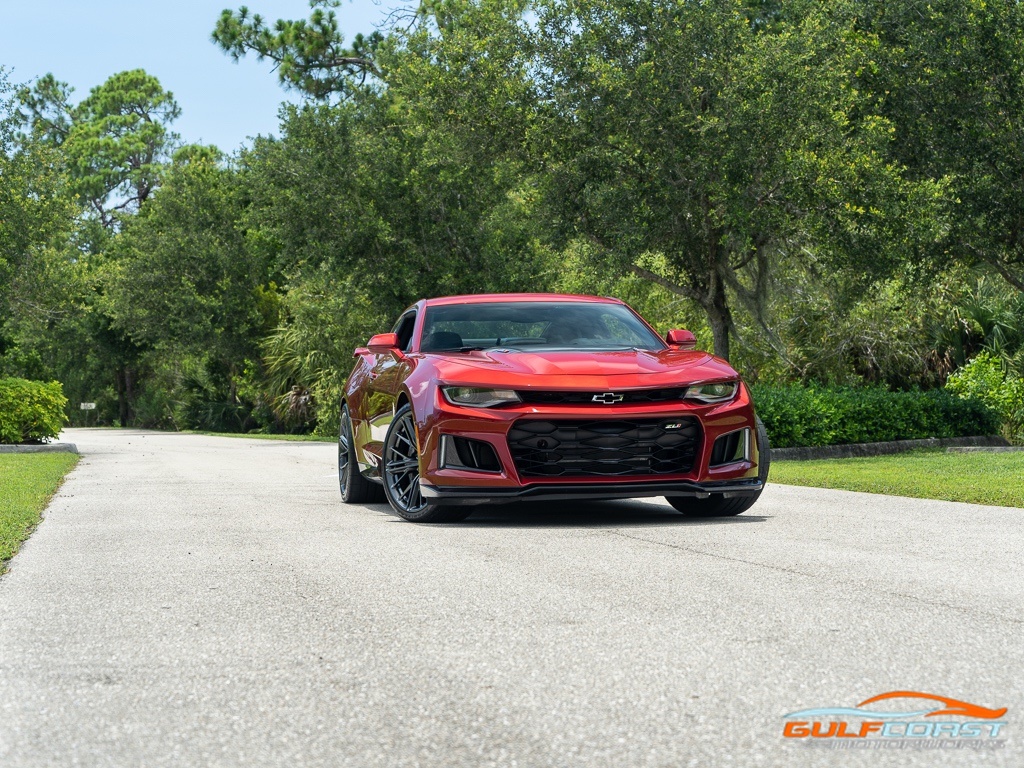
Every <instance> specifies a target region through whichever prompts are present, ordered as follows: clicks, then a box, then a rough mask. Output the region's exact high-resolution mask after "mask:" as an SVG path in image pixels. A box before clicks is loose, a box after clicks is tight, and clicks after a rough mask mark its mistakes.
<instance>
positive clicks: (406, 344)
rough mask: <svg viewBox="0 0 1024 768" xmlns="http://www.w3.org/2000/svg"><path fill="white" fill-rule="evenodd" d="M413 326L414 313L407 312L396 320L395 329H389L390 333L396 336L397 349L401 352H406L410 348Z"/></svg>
mask: <svg viewBox="0 0 1024 768" xmlns="http://www.w3.org/2000/svg"><path fill="white" fill-rule="evenodd" d="M415 325H416V313H415V312H409V313H408V314H406V315H402V316H401V317H400V318H398V322H397V323H395V327H394V328H392V329H391V332H392V333H397V334H398V348H399V349H400V350H402V351H403V352H408V351H409V350H410V349H411V348H412V329H413V328H414V327H415Z"/></svg>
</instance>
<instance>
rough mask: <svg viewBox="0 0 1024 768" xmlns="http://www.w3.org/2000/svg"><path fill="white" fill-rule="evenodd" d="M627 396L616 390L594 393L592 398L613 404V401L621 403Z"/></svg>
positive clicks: (598, 401)
mask: <svg viewBox="0 0 1024 768" xmlns="http://www.w3.org/2000/svg"><path fill="white" fill-rule="evenodd" d="M625 398H626V396H625V395H619V394H616V393H615V392H605V393H604V394H602V395H594V396H593V397H592V398H590V399H591V400H593V401H594V402H595V403H604V404H605V405H611V404H612V403H621V402H622V401H623V400H624V399H625Z"/></svg>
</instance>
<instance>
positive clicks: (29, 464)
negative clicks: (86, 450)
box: [0, 453, 78, 573]
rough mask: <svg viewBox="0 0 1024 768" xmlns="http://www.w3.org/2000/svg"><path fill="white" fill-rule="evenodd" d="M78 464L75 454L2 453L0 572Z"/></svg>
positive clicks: (0, 463)
mask: <svg viewBox="0 0 1024 768" xmlns="http://www.w3.org/2000/svg"><path fill="white" fill-rule="evenodd" d="M77 463H78V455H77V454H74V453H6V454H0V573H3V572H4V571H5V570H7V561H8V560H10V559H11V558H12V557H13V556H14V553H15V552H17V551H18V547H19V546H21V542H23V541H24V540H25V539H27V538H28V536H29V534H30V533H32V529H33V528H35V527H36V525H37V524H38V523H39V518H40V516H41V515H42V512H43V508H44V507H46V505H47V503H48V502H49V501H50V499H51V498H52V497H53V494H54V493H56V492H57V489H58V488H59V487H60V484H61V481H62V480H63V479H64V475H66V474H67V473H68V472H70V471H71V470H72V468H73V467H74V466H75V464H77Z"/></svg>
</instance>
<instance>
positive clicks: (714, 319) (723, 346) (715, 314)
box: [705, 297, 732, 360]
mask: <svg viewBox="0 0 1024 768" xmlns="http://www.w3.org/2000/svg"><path fill="white" fill-rule="evenodd" d="M723 298H724V297H723ZM705 309H706V311H707V315H708V323H709V324H710V325H711V336H712V339H713V340H714V345H715V354H716V355H717V356H718V357H721V358H722V359H724V360H728V359H729V328H730V327H731V326H732V318H731V317H730V314H729V307H728V305H726V304H725V302H724V301H722V302H721V304H720V305H718V306H714V305H712V306H709V307H706V308H705Z"/></svg>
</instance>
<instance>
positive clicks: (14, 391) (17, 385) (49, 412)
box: [0, 378, 68, 443]
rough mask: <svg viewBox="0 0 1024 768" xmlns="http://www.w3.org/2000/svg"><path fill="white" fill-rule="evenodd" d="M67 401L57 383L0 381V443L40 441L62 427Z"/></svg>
mask: <svg viewBox="0 0 1024 768" xmlns="http://www.w3.org/2000/svg"><path fill="white" fill-rule="evenodd" d="M67 402H68V400H67V398H66V397H64V392H63V390H62V389H61V386H60V384H59V383H58V382H56V381H53V382H50V383H49V384H47V383H44V382H41V381H28V380H26V379H15V378H2V379H0V443H30V442H40V441H42V440H48V439H50V438H53V437H56V436H57V435H58V434H60V430H61V427H63V426H64V421H65V418H64V407H65V406H66V405H67Z"/></svg>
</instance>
